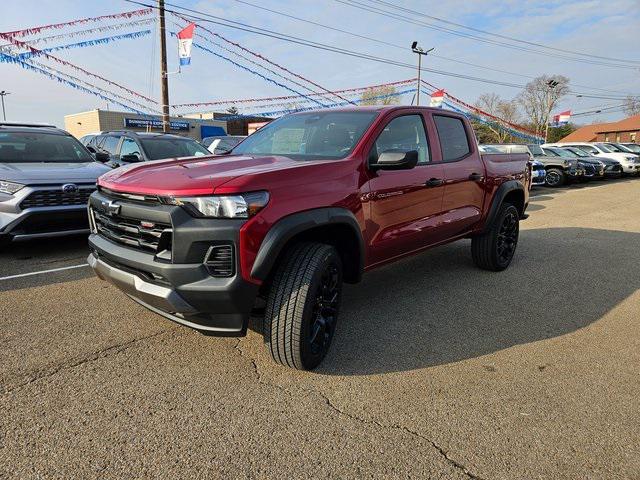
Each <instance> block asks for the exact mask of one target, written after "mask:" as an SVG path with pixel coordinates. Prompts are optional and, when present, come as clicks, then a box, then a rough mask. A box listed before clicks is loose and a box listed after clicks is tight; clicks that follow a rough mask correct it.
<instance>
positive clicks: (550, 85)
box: [544, 80, 559, 143]
mask: <svg viewBox="0 0 640 480" xmlns="http://www.w3.org/2000/svg"><path fill="white" fill-rule="evenodd" d="M558 85H559V82H557V81H555V80H549V81H548V82H547V87H548V88H547V111H546V115H545V122H544V123H545V125H544V143H547V139H548V138H549V115H551V109H552V108H553V107H552V104H551V102H552V98H551V91H552V90H553V89H554V88H556V87H557V86H558Z"/></svg>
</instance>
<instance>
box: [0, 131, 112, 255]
mask: <svg viewBox="0 0 640 480" xmlns="http://www.w3.org/2000/svg"><path fill="white" fill-rule="evenodd" d="M107 171H109V168H107V167H105V166H104V165H102V164H100V163H97V162H96V161H95V159H94V158H93V157H92V156H91V154H90V153H89V152H88V151H87V149H86V148H85V147H84V146H83V145H82V144H81V143H80V142H79V141H78V140H76V139H75V138H74V137H73V136H71V135H70V134H69V133H67V132H65V131H64V130H60V129H58V128H56V127H55V126H53V125H40V124H28V123H10V122H0V244H7V243H9V242H11V241H12V240H15V241H20V240H28V239H33V238H40V237H53V236H61V235H70V234H77V233H86V232H88V230H89V225H88V221H87V200H88V199H89V195H90V194H91V192H93V191H94V190H95V188H96V179H97V178H98V176H100V175H102V174H103V173H105V172H107Z"/></svg>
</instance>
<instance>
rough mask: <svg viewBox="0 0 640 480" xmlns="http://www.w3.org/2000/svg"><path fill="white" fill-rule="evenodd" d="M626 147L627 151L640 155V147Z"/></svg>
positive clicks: (631, 144) (633, 144) (634, 145)
mask: <svg viewBox="0 0 640 480" xmlns="http://www.w3.org/2000/svg"><path fill="white" fill-rule="evenodd" d="M625 147H627V150H629V151H630V152H632V153H640V145H636V144H635V143H628V144H626V145H625Z"/></svg>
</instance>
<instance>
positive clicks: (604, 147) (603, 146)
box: [597, 143, 613, 153]
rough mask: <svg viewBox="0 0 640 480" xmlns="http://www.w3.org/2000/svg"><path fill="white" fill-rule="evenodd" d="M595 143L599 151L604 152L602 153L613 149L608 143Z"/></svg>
mask: <svg viewBox="0 0 640 480" xmlns="http://www.w3.org/2000/svg"><path fill="white" fill-rule="evenodd" d="M597 145H598V148H599V149H600V151H601V152H604V153H611V152H613V150H612V149H611V147H609V145H605V144H604V143H598V144H597Z"/></svg>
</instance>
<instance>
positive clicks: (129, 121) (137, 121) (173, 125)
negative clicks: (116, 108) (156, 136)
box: [124, 118, 189, 131]
mask: <svg viewBox="0 0 640 480" xmlns="http://www.w3.org/2000/svg"><path fill="white" fill-rule="evenodd" d="M124 126H125V128H153V129H159V130H161V129H162V120H154V119H146V118H144V119H143V118H125V119H124ZM169 128H170V129H171V130H183V131H188V130H189V122H180V121H177V122H169Z"/></svg>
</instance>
